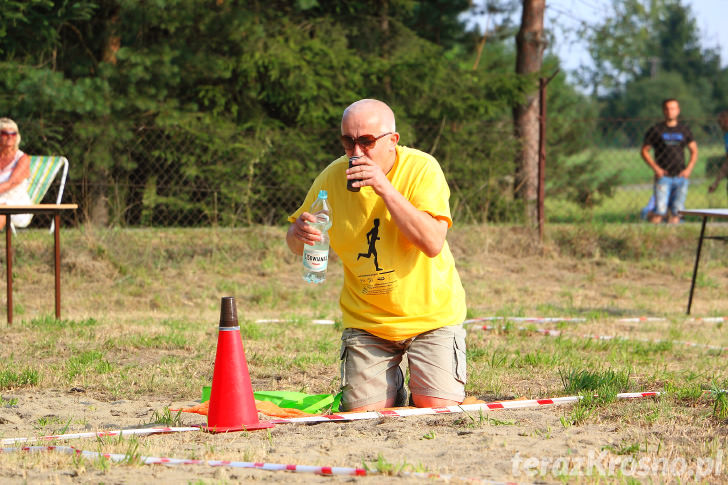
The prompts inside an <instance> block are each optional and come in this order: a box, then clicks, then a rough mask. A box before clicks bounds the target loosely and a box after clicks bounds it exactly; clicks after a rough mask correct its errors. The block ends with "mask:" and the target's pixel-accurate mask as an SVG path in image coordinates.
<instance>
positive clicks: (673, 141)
mask: <svg viewBox="0 0 728 485" xmlns="http://www.w3.org/2000/svg"><path fill="white" fill-rule="evenodd" d="M662 113H663V115H664V116H665V121H663V122H661V123H657V124H656V125H654V126H652V127H651V128H650V129H649V130H647V133H646V134H645V140H644V142H643V144H642V151H641V154H642V159H643V160H644V161H645V162H646V163H647V165H649V166H650V168H651V169H652V171H653V172H655V210H654V212H651V213H649V214H648V216H647V218H648V219H649V221H650V222H652V223H655V224H659V223H660V222H662V221H663V219H667V222H668V223H670V224H677V223H678V222H680V211H681V210H683V209H685V198H686V197H687V195H688V178H689V177H690V174H691V173H692V171H693V168H694V167H695V162H697V161H698V144H697V143H695V139H694V138H693V134H692V132H691V131H690V129H689V128H688V127H687V126H685V125H684V124H682V123H680V122H679V121H678V119H677V118H678V116H679V115H680V105H679V104H678V102H677V100H676V99H672V98H671V99H666V100H664V101H663V102H662ZM685 147H687V148H688V150H690V161H689V162H688V164H687V166H685ZM650 148H653V149H654V152H655V156H654V158H653V157H651V156H650ZM668 205H669V207H668ZM668 209H669V211H670V214H669V215H668V213H667V212H668Z"/></svg>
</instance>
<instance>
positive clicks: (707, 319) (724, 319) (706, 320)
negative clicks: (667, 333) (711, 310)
mask: <svg viewBox="0 0 728 485" xmlns="http://www.w3.org/2000/svg"><path fill="white" fill-rule="evenodd" d="M688 322H689V323H721V322H728V317H705V318H690V319H689V320H688Z"/></svg>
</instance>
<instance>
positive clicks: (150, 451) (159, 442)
mask: <svg viewBox="0 0 728 485" xmlns="http://www.w3.org/2000/svg"><path fill="white" fill-rule="evenodd" d="M467 251H470V259H468V258H466V256H467V254H466V252H467ZM455 252H456V253H457V254H456V256H457V257H458V258H459V259H458V261H459V269H460V272H461V275H462V277H463V281H464V283H465V286H466V291H467V292H468V299H469V307H470V308H471V310H473V311H474V312H475V313H476V314H477V315H489V314H494V313H495V312H496V311H499V312H500V314H503V313H504V312H506V313H509V312H510V311H511V310H512V311H513V312H520V314H526V315H530V316H535V315H537V314H538V312H539V311H547V312H550V313H551V314H553V313H556V312H560V311H569V312H571V314H578V313H580V312H581V313H588V312H603V314H604V315H607V316H608V317H611V318H617V317H635V316H646V315H657V316H668V317H670V318H676V317H677V316H681V315H682V314H683V311H684V310H683V309H684V306H685V303H686V297H687V290H688V288H689V286H688V285H689V275H690V271H691V269H692V268H691V267H690V265H689V264H688V265H684V266H686V267H680V268H675V269H674V272H673V273H671V274H667V275H665V267H664V266H661V267H658V268H650V267H646V266H644V265H642V266H639V265H631V264H630V263H628V262H627V263H625V262H622V261H618V260H609V259H600V258H593V259H587V260H580V261H575V260H562V259H559V258H548V257H547V258H540V257H538V256H530V255H523V254H508V253H494V252H493V251H492V250H490V251H489V248H488V247H487V245H480V246H474V245H470V244H468V241H459V244H456V247H455ZM704 271H705V273H704V274H705V276H706V277H708V278H711V280H710V281H711V283H710V284H709V285H703V286H702V287H700V288H699V293H698V294H697V295H696V303H695V305H696V306H695V312H696V313H697V315H702V316H710V315H717V314H728V298H726V288H728V274H726V270H725V268H724V267H723V266H716V265H713V266H710V264H709V263H708V262H707V261H706V264H705V269H704ZM165 277H169V275H166V276H165ZM280 278H281V279H282V280H283V281H287V280H290V281H293V280H297V279H298V278H299V276H298V275H297V273H296V272H295V270H294V271H292V272H291V274H285V275H281V276H280ZM335 278H340V275H339V274H337V273H332V279H335ZM172 280H173V279H172V278H170V279H169V281H172ZM84 281H86V280H79V281H78V282H76V283H73V284H72V285H69V287H70V288H72V289H73V292H76V293H86V294H93V293H94V292H97V293H98V294H99V295H100V299H101V298H102V297H103V295H104V293H108V292H111V291H113V288H114V286H113V285H114V282H113V281H110V282H108V284H107V283H106V282H104V281H103V280H102V278H100V277H99V278H97V279H94V278H91V277H89V278H88V282H87V283H84ZM86 284H87V285H88V286H87V287H84V286H83V285H86ZM49 290H50V288H49ZM50 291H52V290H50ZM69 291H70V290H69ZM330 292H331V297H330V298H332V299H335V298H336V294H337V293H338V291H337V290H336V288H335V287H332V288H330ZM191 293H194V291H192V292H191ZM213 293H215V294H219V293H220V292H219V291H213ZM48 298H50V293H48ZM72 298H73V296H72V294H70V293H69V300H71V299H72ZM139 301H140V302H142V303H140V305H139V307H138V308H132V309H129V311H128V314H127V318H134V315H136V314H138V315H140V316H145V317H147V318H150V315H152V317H153V316H154V315H155V310H154V309H153V307H147V306H145V305H146V303H143V302H145V300H144V295H140V296H139ZM212 301H213V303H212V304H210V305H208V306H207V307H205V308H203V310H201V311H200V318H202V319H204V320H206V321H211V322H213V324H214V322H215V319H216V317H217V311H218V310H217V308H216V305H217V301H219V300H217V299H215V298H213V299H212ZM333 301H335V300H333ZM43 304H45V305H46V306H48V305H47V302H45V301H44V302H43ZM69 306H71V305H69ZM199 306H200V305H198V304H197V303H195V306H193V305H190V307H196V308H199ZM162 308H164V305H162ZM180 308H181V311H184V310H185V308H184V305H182V306H180ZM33 310H34V308H32V307H30V305H28V312H30V311H33ZM156 311H157V312H161V310H156ZM256 311H257V314H255V315H248V317H249V318H252V317H261V318H262V317H279V316H280V315H278V314H270V313H268V314H266V312H265V309H264V308H258V309H257V310H256ZM89 313H91V314H92V313H93V311H92V310H90V309H88V308H78V309H73V308H71V309H70V310H68V311H67V313H66V316H67V317H68V318H83V317H85V316H86V315H87V314H89ZM327 316H328V317H334V316H335V315H327ZM636 328H637V326H636V325H622V326H618V325H614V326H611V327H610V326H608V325H606V324H605V325H599V324H598V323H597V324H596V325H595V326H594V327H591V328H584V329H583V332H589V333H609V332H614V333H619V332H622V333H629V332H630V331H633V330H635V329H636ZM695 333H696V335H692V336H691V337H693V339H699V338H700V332H698V331H696V332H695ZM653 335H654V333H653ZM536 338H548V337H536ZM0 342H2V340H0ZM4 342H5V345H10V344H11V343H12V342H11V341H10V340H5V341H4ZM718 343H721V344H722V345H728V341H726V339H725V335H724V334H723V337H722V340H720V341H719V342H718ZM17 351H18V352H21V351H22V349H17ZM717 358H722V359H724V358H725V354H723V355H721V356H719V357H717ZM687 371H689V369H686V372H687ZM329 377H330V376H327V377H326V379H329ZM647 377H648V376H647ZM647 377H646V378H647ZM509 384H510V383H509ZM531 385H532V383H530V382H528V381H527V380H524V382H523V383H516V387H518V388H520V389H529V388H531ZM536 387H538V386H537V383H536ZM291 390H295V389H291ZM0 395H1V396H2V399H3V402H5V403H9V402H13V403H14V404H6V405H4V406H1V407H0V438H14V437H32V436H41V435H42V434H43V433H45V432H47V430H48V429H49V428H51V429H54V430H55V431H56V432H66V433H73V432H85V431H97V430H118V429H137V428H141V427H146V426H148V425H147V424H145V423H149V422H150V421H151V420H152V418H153V416H154V414H155V412H160V411H161V410H163V409H165V408H167V407H169V408H173V409H174V408H181V407H187V406H192V405H194V404H196V403H197V401H195V400H194V398H193V399H190V400H183V401H173V400H165V398H164V397H163V396H149V397H148V398H147V399H136V398H135V399H134V400H115V401H112V400H109V399H108V398H106V397H105V396H103V395H97V394H95V393H94V392H93V390H85V389H79V388H58V389H41V390H38V389H21V390H5V391H2V392H1V393H0ZM475 397H477V398H481V399H485V400H492V399H493V396H487V395H483V396H475ZM512 397H515V396H512ZM540 397H551V396H540ZM501 398H505V396H502V397H501ZM570 409H571V406H570V405H566V406H553V407H541V408H537V409H523V410H497V411H491V412H488V413H486V414H485V415H483V416H481V415H478V414H475V413H470V414H462V413H461V414H442V415H433V416H419V417H407V418H380V419H375V420H367V421H357V422H343V423H342V422H335V423H322V424H316V425H303V424H280V425H277V426H275V427H274V428H272V429H270V430H261V431H255V432H249V433H231V434H226V435H213V434H208V433H202V432H197V431H195V432H185V433H176V434H167V435H152V436H146V437H139V438H129V439H124V440H121V441H120V440H118V439H115V438H104V439H101V440H97V439H74V440H69V441H67V442H57V443H56V444H59V445H71V446H74V447H77V448H78V449H83V450H88V451H98V450H103V451H104V452H115V453H125V452H127V451H128V450H129V449H130V446H134V445H136V446H138V448H136V449H135V453H136V454H137V455H143V456H157V457H171V458H196V459H205V460H234V461H247V462H265V463H277V464H296V465H313V466H332V467H361V466H362V463H363V462H366V463H367V465H368V466H369V468H370V469H373V468H376V463H377V461H378V460H379V461H380V463H384V464H390V465H392V466H393V467H394V468H396V469H398V470H401V471H404V472H409V473H411V472H421V471H427V472H432V473H435V474H440V475H450V476H451V477H450V482H451V483H470V482H472V480H470V479H469V478H477V479H478V480H481V481H489V480H493V481H517V482H524V483H525V482H547V483H559V482H563V481H568V482H572V481H583V482H588V483H593V482H597V481H600V480H605V481H607V482H612V481H617V482H622V481H625V480H626V479H627V478H629V477H630V476H636V478H637V479H638V480H640V481H644V480H647V481H653V482H658V483H662V482H675V481H678V480H680V481H682V482H685V481H693V480H694V479H695V472H696V470H698V465H701V466H702V468H701V469H700V470H699V471H702V472H708V471H709V472H710V473H707V474H706V476H705V477H703V478H702V480H703V481H704V482H707V483H725V482H726V481H728V478H726V477H728V465H727V464H728V456H724V455H725V454H726V450H727V448H728V447H727V446H726V444H727V443H728V428H727V427H726V426H725V425H722V426H717V427H716V426H706V420H705V416H706V415H708V414H710V409H707V408H706V407H705V406H703V407H696V409H694V414H693V411H692V410H690V409H687V410H685V409H684V408H681V409H680V411H679V412H678V413H675V415H671V414H670V413H672V412H673V410H672V408H671V407H670V406H669V405H668V404H666V403H665V402H664V401H661V400H659V399H652V398H647V399H640V400H634V401H619V402H616V403H612V404H610V405H609V407H608V408H606V409H603V410H601V411H600V413H599V414H598V416H595V417H592V418H590V419H589V420H587V422H586V424H583V425H580V426H566V427H565V426H563V425H562V422H561V418H562V417H563V416H564V415H565V413H567V412H569V411H570ZM656 414H659V415H660V416H663V417H664V416H666V417H664V418H661V419H659V420H657V421H656V422H653V421H652V420H651V419H650V416H653V415H656ZM261 419H266V418H265V417H263V416H261ZM39 420H45V421H46V422H50V423H55V424H54V426H46V427H45V428H43V429H42V430H41V429H40V427H39V426H38V423H39ZM182 423H183V425H185V426H187V425H199V424H204V423H205V418H204V417H203V416H199V415H195V414H184V415H183V416H182ZM4 446H5V447H11V446H18V445H4ZM634 446H636V447H637V448H638V450H639V453H638V454H637V456H639V457H640V458H646V459H648V461H646V462H644V463H643V465H645V466H650V465H651V466H653V467H654V470H653V471H651V472H650V473H649V474H648V475H647V477H645V476H642V475H640V474H639V469H638V470H633V469H632V468H631V467H632V465H636V463H630V462H628V461H626V460H627V459H628V458H630V456H631V454H630V452H629V449H630V447H634ZM683 457H687V461H686V462H685V463H684V466H682V465H681V462H680V460H681V459H683ZM658 458H659V459H665V460H668V462H667V464H666V465H665V466H667V468H664V467H663V463H661V462H658V461H657V460H658ZM699 459H704V460H705V462H704V463H702V464H701V463H698V461H697V460H699ZM721 459H722V461H721ZM558 460H561V461H558ZM610 460H611V464H612V468H611V469H610V468H609V465H610ZM649 460H652V461H651V462H650V461H649ZM709 460H713V462H711V463H712V465H716V462H719V463H718V465H719V468H718V469H715V468H713V469H710V470H709V469H708V468H707V465H708V464H710V463H709ZM564 463H566V465H564ZM625 463H626V464H627V466H623V465H624V464H625ZM586 464H590V465H591V467H587V466H586ZM380 468H382V467H380ZM529 471H533V472H535V473H529ZM569 473H573V474H574V475H572V476H570V475H569ZM0 481H1V482H2V483H10V484H15V483H106V484H116V483H140V482H145V481H146V482H154V483H237V482H244V483H247V482H255V481H265V482H270V483H331V482H335V483H350V482H357V483H380V482H382V481H386V482H387V483H422V482H426V481H427V480H426V479H422V478H418V477H416V476H413V475H411V474H410V475H407V474H404V475H402V474H400V475H395V476H386V477H382V476H381V475H379V476H370V477H358V478H356V477H348V476H342V477H321V476H316V475H313V474H307V473H306V474H304V473H288V472H268V471H262V470H247V469H239V468H223V467H220V468H214V467H210V466H202V465H190V466H162V465H136V464H131V465H129V464H127V465H122V464H112V465H108V464H105V463H104V462H102V461H98V460H79V459H74V458H73V457H72V456H67V455H62V454H57V453H44V454H30V453H9V454H4V455H3V457H2V458H0ZM476 481H477V480H476Z"/></svg>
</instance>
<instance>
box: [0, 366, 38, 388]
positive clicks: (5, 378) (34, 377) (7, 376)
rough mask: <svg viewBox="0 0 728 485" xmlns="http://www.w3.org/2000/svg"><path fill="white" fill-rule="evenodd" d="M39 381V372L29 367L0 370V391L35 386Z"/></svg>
mask: <svg viewBox="0 0 728 485" xmlns="http://www.w3.org/2000/svg"><path fill="white" fill-rule="evenodd" d="M39 381H40V372H38V370H37V369H33V368H31V367H25V368H23V369H20V370H17V369H14V368H6V369H0V389H13V388H17V387H29V386H36V385H38V382H39Z"/></svg>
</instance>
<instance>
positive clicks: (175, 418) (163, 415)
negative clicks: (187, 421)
mask: <svg viewBox="0 0 728 485" xmlns="http://www.w3.org/2000/svg"><path fill="white" fill-rule="evenodd" d="M149 424H158V425H161V426H169V427H179V426H184V424H183V423H182V411H177V412H176V413H174V414H172V411H170V409H169V408H164V409H163V410H162V411H161V412H160V411H154V414H153V415H152V419H151V421H149Z"/></svg>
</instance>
